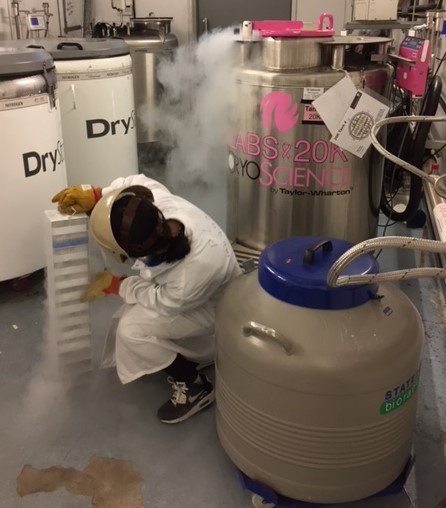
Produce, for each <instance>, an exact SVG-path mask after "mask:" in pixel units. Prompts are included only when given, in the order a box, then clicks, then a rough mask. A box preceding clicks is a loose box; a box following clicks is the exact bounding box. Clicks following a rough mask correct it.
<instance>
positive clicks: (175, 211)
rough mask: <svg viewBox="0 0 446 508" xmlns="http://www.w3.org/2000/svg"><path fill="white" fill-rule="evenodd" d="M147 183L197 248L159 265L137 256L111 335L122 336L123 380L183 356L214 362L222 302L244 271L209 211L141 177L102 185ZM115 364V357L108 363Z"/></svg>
mask: <svg viewBox="0 0 446 508" xmlns="http://www.w3.org/2000/svg"><path fill="white" fill-rule="evenodd" d="M127 185H144V186H146V187H148V188H149V189H150V190H151V191H152V192H153V195H154V198H155V205H156V206H157V207H158V208H159V209H160V210H161V211H162V213H163V214H164V217H165V218H166V219H176V220H178V221H180V222H181V223H182V224H184V227H185V234H186V236H187V238H188V239H189V242H190V247H191V251H190V253H189V254H188V255H187V256H186V257H185V258H184V259H182V260H180V261H176V262H174V263H171V264H167V263H162V264H160V265H158V266H155V267H148V266H146V265H145V264H144V263H143V262H142V261H141V260H136V262H135V264H134V265H133V269H134V270H138V271H139V275H134V276H130V277H128V278H126V279H124V280H123V281H122V282H121V286H120V290H119V295H120V296H121V297H122V299H123V300H124V302H125V303H124V305H123V306H122V307H121V309H120V310H119V311H118V313H117V314H116V315H115V316H114V320H113V322H112V327H111V329H110V332H109V338H108V340H110V339H112V338H113V337H115V339H116V346H115V361H116V368H117V372H118V376H119V378H120V380H121V382H122V383H129V382H130V381H133V380H135V379H137V378H139V377H141V376H143V375H145V374H151V373H153V372H157V371H160V370H162V369H164V368H165V367H167V366H168V365H170V364H171V363H172V362H173V360H174V359H175V356H176V355H177V353H180V354H182V355H183V356H184V357H185V358H187V359H190V360H193V361H196V362H198V363H202V362H203V363H205V362H206V363H207V362H209V361H212V360H213V359H214V354H215V340H214V318H215V307H216V303H217V300H218V298H219V296H220V294H221V292H222V290H223V288H224V287H225V286H226V284H227V283H228V282H229V281H230V280H232V279H233V278H234V277H236V276H237V275H239V274H240V272H241V270H240V268H239V265H238V263H237V260H236V258H235V255H234V252H233V250H232V247H231V244H230V242H229V241H228V239H227V237H226V235H225V234H224V232H223V231H222V230H221V229H220V227H219V226H218V225H217V224H216V223H215V222H214V221H213V220H212V219H211V218H210V217H209V216H208V215H206V213H204V212H203V211H202V210H200V209H199V208H197V207H196V206H195V205H193V204H192V203H189V202H188V201H186V200H185V199H183V198H181V197H179V196H176V195H174V194H172V193H171V192H170V191H169V190H168V189H167V188H166V187H165V186H164V185H162V184H161V183H159V182H157V181H156V180H153V179H151V178H148V177H146V176H145V175H134V176H129V177H126V178H118V179H117V180H114V181H113V182H112V183H111V184H110V186H109V187H106V188H104V189H103V190H102V195H105V194H106V193H107V192H110V191H111V190H114V189H117V188H120V187H125V186H127ZM106 363H107V364H108V365H110V361H109V360H106Z"/></svg>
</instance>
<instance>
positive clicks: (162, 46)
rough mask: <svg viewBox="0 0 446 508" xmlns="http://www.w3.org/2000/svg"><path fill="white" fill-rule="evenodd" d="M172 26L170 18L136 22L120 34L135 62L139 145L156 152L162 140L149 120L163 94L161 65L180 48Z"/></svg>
mask: <svg viewBox="0 0 446 508" xmlns="http://www.w3.org/2000/svg"><path fill="white" fill-rule="evenodd" d="M171 22H172V18H170V17H155V16H150V17H147V18H133V19H132V20H131V21H130V26H129V27H128V28H127V27H126V28H121V29H118V31H117V34H118V35H119V36H120V37H122V38H123V39H124V41H125V42H126V43H127V45H128V46H129V48H130V55H131V57H132V62H133V83H134V92H135V105H136V125H137V141H138V143H144V144H145V143H149V144H151V145H154V146H153V149H156V144H157V143H158V141H159V139H158V137H157V135H156V132H155V131H154V129H153V128H150V126H149V125H148V120H149V118H150V114H151V113H153V111H154V110H155V108H156V107H157V106H158V105H159V102H160V97H161V94H162V86H161V84H160V82H159V80H158V76H157V71H158V65H159V64H160V62H161V61H162V60H163V59H164V58H170V57H171V56H172V52H173V51H174V50H175V48H176V47H177V46H178V39H177V37H176V36H175V35H174V34H173V33H171V31H170V30H171ZM149 148H150V146H149Z"/></svg>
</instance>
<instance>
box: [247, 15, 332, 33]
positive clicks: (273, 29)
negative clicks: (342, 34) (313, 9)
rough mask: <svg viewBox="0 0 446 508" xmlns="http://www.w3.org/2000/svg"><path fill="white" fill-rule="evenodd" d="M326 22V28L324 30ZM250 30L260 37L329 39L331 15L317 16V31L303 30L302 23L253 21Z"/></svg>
mask: <svg viewBox="0 0 446 508" xmlns="http://www.w3.org/2000/svg"><path fill="white" fill-rule="evenodd" d="M324 20H327V28H324ZM252 29H253V30H258V31H259V32H260V35H261V36H262V37H331V36H332V35H334V28H333V15H332V14H328V13H326V12H324V13H323V14H321V15H320V16H319V19H318V23H317V29H313V30H304V24H303V22H302V21H289V20H267V21H253V22H252Z"/></svg>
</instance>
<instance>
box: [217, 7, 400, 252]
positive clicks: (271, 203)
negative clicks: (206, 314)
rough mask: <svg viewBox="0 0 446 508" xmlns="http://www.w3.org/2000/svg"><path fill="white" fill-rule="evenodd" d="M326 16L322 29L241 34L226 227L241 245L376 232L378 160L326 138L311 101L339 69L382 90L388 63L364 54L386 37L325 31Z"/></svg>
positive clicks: (377, 49)
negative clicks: (245, 37) (252, 37)
mask: <svg viewBox="0 0 446 508" xmlns="http://www.w3.org/2000/svg"><path fill="white" fill-rule="evenodd" d="M324 16H326V15H323V16H322V17H321V20H322V21H321V20H320V25H321V28H320V29H319V30H310V31H306V30H305V29H302V30H301V31H298V32H299V33H298V35H292V33H293V32H292V33H291V34H288V36H284V35H286V34H284V33H282V32H283V31H280V30H279V31H278V33H279V34H280V35H279V36H275V35H274V32H273V31H267V32H265V33H264V36H263V37H261V38H260V40H254V41H249V40H248V41H246V40H245V41H243V40H242V41H241V42H239V44H240V45H241V53H242V55H243V58H242V64H241V65H240V68H239V70H238V75H237V94H238V95H237V108H238V114H237V120H236V122H235V125H234V127H233V130H232V131H231V136H230V143H229V153H228V168H229V174H228V179H229V198H228V202H229V205H228V219H227V223H228V226H227V232H228V235H229V236H230V238H231V239H232V240H233V241H235V242H237V243H239V244H241V245H244V246H247V247H251V248H253V249H258V250H261V249H263V248H264V247H266V246H267V245H268V244H270V243H272V242H274V241H276V240H279V239H281V238H286V237H290V236H293V235H319V234H321V235H328V236H332V237H334V238H341V239H344V240H348V241H351V242H353V243H356V242H359V241H362V240H365V239H367V238H370V237H371V236H374V235H375V233H376V228H377V221H378V212H379V202H380V194H381V182H382V159H380V158H379V157H377V156H376V155H373V154H372V151H371V150H369V151H368V152H367V154H366V155H365V156H364V157H362V158H359V157H357V156H354V155H352V154H349V153H348V152H346V151H343V150H342V149H341V148H339V147H338V146H335V145H334V144H332V143H331V142H330V139H331V137H332V136H331V134H330V132H329V130H328V129H327V127H326V126H325V125H324V123H323V122H322V120H321V118H320V116H319V115H318V113H317V111H316V110H315V108H314V106H312V102H313V100H314V99H316V98H317V97H318V96H319V95H320V94H321V93H322V92H323V91H326V90H328V89H329V88H330V87H332V86H333V85H335V84H336V83H338V81H340V80H341V79H342V78H344V77H345V75H346V72H347V73H348V75H349V76H350V78H351V79H352V80H353V82H354V83H355V85H356V86H357V87H358V88H360V87H367V88H369V89H371V90H373V91H375V92H377V93H379V94H382V95H384V96H388V95H389V92H390V83H391V79H390V78H391V69H390V67H389V66H387V65H385V64H382V63H378V62H376V61H374V60H375V59H374V58H373V59H372V58H371V54H375V53H376V54H377V55H380V54H382V53H383V52H385V51H386V45H387V44H388V43H389V41H390V39H387V38H380V37H369V38H368V37H355V36H345V37H339V36H332V33H333V32H332V30H331V29H330V27H328V28H324V24H325V21H324ZM255 23H256V22H253V26H254V27H255V26H256V25H255ZM278 26H279V27H280V24H279V25H278ZM271 33H273V35H269V36H266V35H268V34H271ZM265 34H266V35H265ZM308 34H310V36H308Z"/></svg>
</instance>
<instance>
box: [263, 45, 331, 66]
mask: <svg viewBox="0 0 446 508" xmlns="http://www.w3.org/2000/svg"><path fill="white" fill-rule="evenodd" d="M322 41H324V38H308V39H305V38H302V39H293V38H291V37H284V38H281V37H267V38H265V39H264V40H263V51H262V63H263V66H264V68H265V69H268V70H272V71H276V70H280V71H291V70H299V69H308V68H311V67H317V66H318V65H320V64H321V62H322V52H321V47H320V43H321V42H322Z"/></svg>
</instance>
